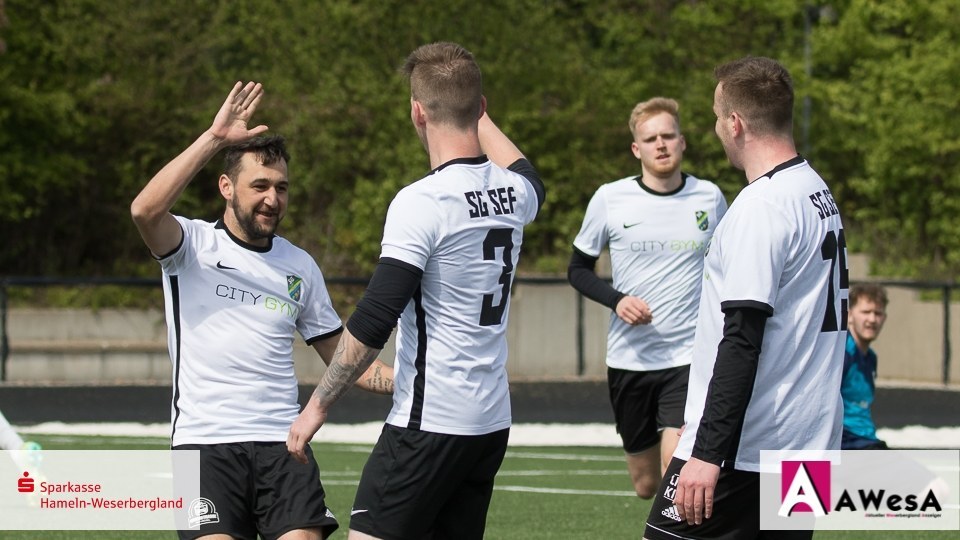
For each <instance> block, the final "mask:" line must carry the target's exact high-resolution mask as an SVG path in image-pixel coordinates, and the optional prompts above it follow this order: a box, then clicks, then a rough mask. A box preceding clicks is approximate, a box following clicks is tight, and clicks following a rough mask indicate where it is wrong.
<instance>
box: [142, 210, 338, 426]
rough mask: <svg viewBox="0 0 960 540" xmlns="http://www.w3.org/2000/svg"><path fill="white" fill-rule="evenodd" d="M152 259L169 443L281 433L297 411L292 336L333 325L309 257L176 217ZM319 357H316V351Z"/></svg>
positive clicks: (330, 330)
mask: <svg viewBox="0 0 960 540" xmlns="http://www.w3.org/2000/svg"><path fill="white" fill-rule="evenodd" d="M177 221H178V222H179V223H180V227H181V228H182V229H183V243H182V244H181V245H180V246H179V247H178V248H177V250H176V251H174V252H173V253H171V254H170V255H167V256H165V257H163V258H162V259H160V264H161V266H162V268H163V292H164V299H165V303H166V318H167V340H168V345H169V349H170V359H171V361H172V362H173V392H174V393H173V403H172V410H171V415H172V421H173V445H179V444H216V443H229V442H241V441H285V440H286V439H287V431H288V430H289V429H290V425H291V424H292V423H293V420H294V419H295V418H296V417H297V414H298V413H299V411H300V406H299V404H298V402H297V398H298V390H297V379H296V375H295V374H294V370H293V340H294V333H295V331H299V332H300V335H301V336H303V337H304V338H305V339H306V340H307V341H308V342H312V341H315V340H316V339H319V338H323V337H328V336H330V335H335V334H336V333H337V332H338V331H339V330H340V329H341V328H342V324H341V322H340V318H339V317H338V316H337V313H336V312H335V311H334V309H333V305H332V304H331V302H330V296H329V295H328V293H327V288H326V285H325V283H324V280H323V275H322V274H321V273H320V268H319V267H317V264H316V262H315V261H314V260H313V258H312V257H311V256H310V255H309V254H307V252H305V251H303V250H302V249H300V248H298V247H296V246H294V245H293V244H291V243H290V242H288V241H287V240H284V239H283V238H281V237H279V236H275V237H273V241H272V246H270V247H268V248H257V247H256V246H250V245H248V244H244V243H242V242H241V241H239V240H237V239H235V238H234V237H232V235H230V234H229V233H228V232H227V230H226V229H225V228H223V226H222V225H217V224H214V223H208V222H205V221H200V220H189V219H186V218H183V217H179V216H177ZM317 360H318V361H320V359H319V358H318V359H317Z"/></svg>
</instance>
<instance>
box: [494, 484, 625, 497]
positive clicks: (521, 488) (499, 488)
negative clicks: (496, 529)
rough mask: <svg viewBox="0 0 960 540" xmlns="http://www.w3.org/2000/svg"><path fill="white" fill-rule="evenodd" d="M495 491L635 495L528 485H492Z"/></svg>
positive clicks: (608, 495) (613, 495)
mask: <svg viewBox="0 0 960 540" xmlns="http://www.w3.org/2000/svg"><path fill="white" fill-rule="evenodd" d="M493 489H494V490H495V491H516V492H520V493H550V494H555V495H603V496H607V497H636V496H637V494H636V493H634V492H632V491H603V490H599V489H558V488H539V487H530V486H496V485H495V486H493Z"/></svg>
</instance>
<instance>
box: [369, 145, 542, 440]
mask: <svg viewBox="0 0 960 540" xmlns="http://www.w3.org/2000/svg"><path fill="white" fill-rule="evenodd" d="M538 208H539V206H538V201H537V196H536V193H535V191H534V188H533V186H532V184H531V183H530V181H529V180H527V179H526V178H525V177H523V176H521V175H520V174H517V173H515V172H512V171H509V170H506V169H502V168H500V167H498V166H497V165H495V164H493V163H491V162H490V161H489V160H487V159H486V157H481V158H469V159H457V160H453V161H450V162H448V163H446V164H444V165H442V166H441V167H439V168H437V169H436V170H434V171H433V172H432V173H431V174H429V175H428V176H426V177H425V178H423V179H421V180H419V181H417V182H415V183H413V184H411V185H409V186H407V187H405V188H403V189H402V190H401V191H400V192H399V193H398V194H397V196H396V197H395V198H394V200H393V202H392V203H391V204H390V209H389V211H388V212H387V220H386V224H385V226H384V233H383V242H382V252H381V255H380V256H381V257H382V258H392V259H397V260H400V261H403V262H405V263H408V264H411V265H413V266H415V267H417V268H420V269H422V270H423V276H422V278H421V282H420V286H419V288H418V289H417V291H416V293H415V294H414V297H413V298H412V299H411V300H410V302H409V303H408V304H407V306H406V307H405V308H404V310H403V312H402V314H401V316H400V324H399V330H398V332H397V357H396V361H395V362H394V370H395V373H394V375H395V380H394V392H393V409H392V410H391V411H390V414H389V416H388V417H387V423H389V424H392V425H395V426H399V427H404V428H411V429H417V430H422V431H430V432H435V433H446V434H452V435H481V434H485V433H491V432H494V431H498V430H501V429H505V428H507V427H509V426H510V419H511V416H510V395H509V389H508V385H507V370H506V361H507V342H506V333H507V317H508V315H509V312H510V303H509V297H510V287H511V284H512V283H513V277H514V273H515V269H516V267H517V262H518V260H519V256H520V245H521V243H522V242H523V226H524V225H526V224H527V223H530V222H531V221H533V219H534V217H535V216H536V214H537V210H538Z"/></svg>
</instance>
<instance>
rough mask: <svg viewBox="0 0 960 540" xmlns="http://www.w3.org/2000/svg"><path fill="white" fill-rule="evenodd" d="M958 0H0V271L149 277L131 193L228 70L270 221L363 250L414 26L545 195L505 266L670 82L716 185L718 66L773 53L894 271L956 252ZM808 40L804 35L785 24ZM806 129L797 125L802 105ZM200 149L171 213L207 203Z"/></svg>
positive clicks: (567, 231)
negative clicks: (254, 103)
mask: <svg viewBox="0 0 960 540" xmlns="http://www.w3.org/2000/svg"><path fill="white" fill-rule="evenodd" d="M955 7H956V6H955V2H954V0H927V1H923V2H914V1H912V0H886V1H875V0H836V1H831V2H819V3H818V2H807V1H801V0H716V1H709V2H708V1H696V0H683V1H681V0H629V1H628V0H589V1H588V0H556V1H548V0H490V1H485V2H475V1H472V0H471V1H466V0H448V1H445V2H426V1H394V0H382V1H376V2H375V1H348V0H313V1H303V0H273V1H256V0H210V1H204V2H197V1H194V0H165V1H163V2H143V1H137V0H46V1H40V2H38V1H35V0H0V24H2V26H0V40H2V43H0V232H2V238H3V249H2V250H0V275H42V276H111V275H112V276H131V275H134V276H153V275H157V274H158V273H159V269H158V268H157V266H156V264H155V263H153V262H152V260H151V259H150V257H149V255H148V253H147V251H146V249H145V248H144V247H143V245H142V243H141V241H140V239H139V237H138V236H137V233H136V230H135V228H134V227H133V225H132V222H131V221H130V218H129V212H128V208H129V203H130V201H131V200H132V199H133V197H134V196H135V195H136V194H137V192H138V191H139V190H140V188H141V187H142V186H143V185H144V184H145V183H146V181H147V180H149V178H150V177H151V176H152V175H153V174H154V173H155V172H156V171H157V170H159V168H160V167H162V166H163V164H164V163H165V162H166V161H168V160H169V159H171V158H172V157H173V156H175V155H176V154H177V153H179V152H180V151H181V150H182V149H183V148H185V147H186V146H187V145H188V144H189V143H190V142H192V141H193V140H194V139H195V138H196V137H197V136H198V135H199V134H200V132H201V131H202V130H204V129H205V128H206V127H207V126H208V125H209V123H210V121H211V120H212V117H213V115H214V113H215V112H216V110H217V108H218V107H219V105H220V103H222V101H223V99H224V97H225V95H226V93H227V91H228V90H229V88H230V87H231V86H232V84H233V83H234V82H235V81H237V80H244V81H246V80H257V81H261V82H263V83H264V85H265V88H266V91H267V97H266V98H265V100H264V102H263V103H262V104H261V107H260V111H259V112H258V113H257V114H258V117H257V118H255V120H257V121H259V122H262V123H266V124H268V125H269V126H270V127H271V131H273V132H276V133H280V134H283V135H285V136H286V137H287V138H288V141H289V146H290V150H291V153H292V155H293V159H292V161H291V181H292V190H293V193H292V198H291V206H290V210H289V214H288V216H287V218H286V220H285V221H284V224H283V226H282V230H281V233H282V234H284V235H285V236H287V237H288V238H290V239H291V240H293V241H294V242H297V243H299V244H300V245H302V246H303V247H305V248H306V249H307V250H309V251H310V252H311V253H313V254H314V255H315V257H316V258H317V259H318V261H319V262H320V264H321V266H322V267H323V269H324V271H325V272H326V273H327V274H328V275H352V274H358V273H359V274H362V273H365V272H368V271H370V270H371V269H372V267H373V265H374V264H375V262H376V259H377V255H378V254H379V241H380V234H381V232H382V225H383V219H384V216H385V213H386V209H387V205H388V204H389V201H390V200H391V199H392V197H393V195H394V194H395V193H396V191H397V190H398V189H399V188H401V187H402V186H404V185H406V184H408V183H410V182H412V181H414V180H416V179H417V178H419V177H420V176H421V175H422V174H423V173H424V172H426V170H427V169H428V161H427V158H426V155H425V153H424V152H423V149H422V147H421V146H420V143H419V141H418V140H417V138H416V136H415V135H414V132H413V129H412V128H411V126H410V121H409V105H408V99H409V97H408V91H407V88H406V87H405V84H404V81H403V79H402V77H401V76H400V75H399V74H398V72H397V68H398V67H399V65H400V64H401V63H402V61H403V59H404V58H405V56H406V55H407V54H408V53H409V52H410V51H411V50H412V49H414V48H415V47H417V46H418V45H420V44H422V43H427V42H431V41H437V40H452V41H457V42H459V43H461V44H463V45H464V46H465V47H467V48H468V49H470V50H471V51H473V52H474V53H475V55H476V56H477V57H478V60H479V62H480V64H481V68H482V69H483V71H484V84H485V93H486V95H487V99H488V103H489V110H490V113H491V116H492V117H493V118H494V119H495V120H496V121H497V122H498V123H499V124H500V126H501V127H502V128H503V129H504V131H505V132H507V134H508V135H510V136H511V137H512V138H513V139H514V140H515V142H517V144H518V146H520V147H521V149H522V150H523V151H524V152H525V153H526V154H527V155H528V156H529V157H530V158H531V160H532V161H533V162H534V164H535V165H537V167H538V168H539V169H540V172H541V174H542V176H543V178H544V180H545V181H546V183H547V185H548V188H549V192H548V193H549V194H548V201H547V205H546V206H545V207H544V209H543V212H542V213H541V217H540V218H539V219H538V221H537V222H536V223H534V224H533V225H532V226H531V227H529V228H528V230H527V235H526V238H525V242H524V262H523V264H522V266H521V268H520V271H521V273H525V274H531V273H557V272H562V271H563V270H564V269H565V267H566V261H567V257H568V255H569V251H570V244H571V242H572V240H573V237H574V236H575V235H576V232H577V230H578V228H579V225H580V221H581V219H582V217H583V211H584V209H585V207H586V203H587V201H588V200H589V197H590V196H591V195H592V193H593V192H594V190H595V189H596V188H597V187H598V186H599V185H600V184H602V183H604V182H608V181H611V180H613V179H616V178H620V177H623V176H627V175H629V174H635V173H636V172H637V171H638V164H637V163H636V161H635V160H634V159H633V157H632V156H631V155H630V152H629V144H630V134H629V130H628V128H627V118H628V116H629V112H630V109H631V108H632V106H633V105H634V104H635V103H636V102H637V101H640V100H643V99H647V98H649V97H652V96H655V95H667V96H672V97H675V98H676V99H678V100H679V101H680V102H681V106H682V109H681V114H682V116H683V124H682V127H683V131H684V133H685V135H686V138H687V142H688V150H687V154H686V166H685V169H687V170H689V171H691V172H693V173H695V174H697V175H698V176H701V177H705V178H711V179H714V180H716V181H717V182H718V183H719V184H720V186H721V187H722V188H723V190H724V192H725V193H726V195H727V196H728V198H729V199H730V200H732V199H733V197H735V196H736V194H737V192H738V191H739V189H740V188H741V187H742V186H743V185H744V183H745V180H744V178H743V176H742V173H741V172H740V171H736V170H734V169H732V168H731V167H730V165H729V164H728V162H727V160H726V158H725V157H724V155H723V150H722V148H721V147H720V144H719V142H718V141H717V140H716V137H715V136H714V134H713V125H714V116H713V113H712V111H711V102H712V96H713V87H714V81H713V77H712V70H713V67H714V66H715V65H716V64H718V63H720V62H723V61H726V60H730V59H733V58H737V57H740V56H743V55H746V54H753V55H764V56H771V57H774V58H777V59H779V60H780V61H782V62H783V63H784V64H785V65H787V67H788V68H789V69H790V70H791V72H792V74H793V76H794V79H795V85H796V89H797V97H798V99H797V119H798V121H797V137H798V144H799V145H800V147H801V148H804V150H803V153H804V155H805V156H807V157H808V158H810V159H811V162H812V163H813V165H814V167H815V168H817V169H818V170H819V171H820V172H821V174H822V175H823V176H824V177H825V178H826V179H827V181H828V183H829V184H830V186H831V189H832V190H833V191H834V194H835V195H836V198H837V200H838V202H839V203H840V205H841V207H842V211H843V212H844V217H845V221H846V226H847V228H848V234H847V238H848V242H850V246H851V248H852V249H853V250H857V251H866V252H869V253H871V254H872V255H873V258H874V261H875V263H876V264H877V265H878V268H877V270H879V271H882V272H885V273H886V274H887V275H891V276H901V277H923V278H939V279H952V278H953V277H954V276H955V275H956V272H957V269H958V268H960V227H958V226H957V225H956V220H955V219H954V216H956V215H957V214H958V211H960V197H958V195H960V172H958V161H960V122H957V121H956V119H957V117H958V112H960V111H958V109H960V104H958V92H957V81H960V47H958V35H957V34H958V32H960V10H957V9H955ZM807 45H808V46H809V56H805V46H807ZM805 100H806V101H807V102H808V103H809V106H810V107H809V111H810V114H809V118H810V122H809V137H807V136H804V135H803V133H805V131H804V129H803V125H804V121H803V118H804V117H805V112H804V101H805ZM219 167H220V163H219V162H212V163H211V164H210V165H209V166H208V167H207V169H205V170H204V172H203V173H201V174H200V175H198V178H197V179H196V180H195V181H194V183H193V184H192V185H191V186H190V188H189V189H188V190H187V192H186V193H185V195H184V196H183V198H182V199H181V200H180V201H179V202H178V204H177V206H176V207H175V208H174V211H175V212H177V213H180V214H183V215H188V216H191V217H201V218H206V219H211V220H212V219H216V217H217V216H218V215H219V214H220V212H221V211H222V206H223V202H222V200H221V199H220V198H219V195H218V193H217V191H216V185H215V178H216V174H217V173H218V170H219Z"/></svg>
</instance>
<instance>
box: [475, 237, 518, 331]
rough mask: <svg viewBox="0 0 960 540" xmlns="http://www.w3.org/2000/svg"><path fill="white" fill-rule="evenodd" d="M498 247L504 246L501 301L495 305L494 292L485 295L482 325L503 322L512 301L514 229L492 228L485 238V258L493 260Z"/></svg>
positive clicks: (481, 314) (481, 317)
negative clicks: (508, 304) (508, 305)
mask: <svg viewBox="0 0 960 540" xmlns="http://www.w3.org/2000/svg"><path fill="white" fill-rule="evenodd" d="M497 248H503V271H502V272H500V280H499V281H498V283H499V284H500V286H501V292H500V303H499V304H497V305H493V296H494V295H493V294H492V293H491V294H485V295H483V304H482V306H481V308H480V326H496V325H499V324H501V323H503V314H504V312H505V311H506V310H507V302H509V301H510V283H511V281H512V276H511V274H512V273H513V229H490V232H488V233H487V237H486V238H484V240H483V260H485V261H492V260H494V259H495V258H496V256H497Z"/></svg>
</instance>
